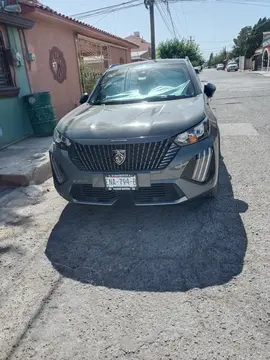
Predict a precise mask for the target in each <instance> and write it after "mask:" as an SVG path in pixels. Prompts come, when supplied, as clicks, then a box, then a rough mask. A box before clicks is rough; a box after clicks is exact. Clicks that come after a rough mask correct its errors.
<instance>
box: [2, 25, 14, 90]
mask: <svg viewBox="0 0 270 360" xmlns="http://www.w3.org/2000/svg"><path fill="white" fill-rule="evenodd" d="M10 86H13V83H12V78H11V74H10V69H9V65H8V62H7V58H6V49H5V44H4V38H3V34H2V32H1V31H0V88H1V87H2V88H4V87H10Z"/></svg>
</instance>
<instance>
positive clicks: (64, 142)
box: [53, 128, 71, 149]
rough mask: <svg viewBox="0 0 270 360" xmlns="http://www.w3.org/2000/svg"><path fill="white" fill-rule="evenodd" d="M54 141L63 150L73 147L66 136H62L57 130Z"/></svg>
mask: <svg viewBox="0 0 270 360" xmlns="http://www.w3.org/2000/svg"><path fill="white" fill-rule="evenodd" d="M53 141H54V142H55V144H56V145H57V146H59V147H60V148H61V149H67V148H68V147H69V146H70V145H71V142H70V140H69V139H68V138H66V137H65V136H64V135H62V134H60V132H59V131H58V130H57V129H56V128H55V129H54V133H53Z"/></svg>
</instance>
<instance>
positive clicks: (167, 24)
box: [156, 2, 174, 36]
mask: <svg viewBox="0 0 270 360" xmlns="http://www.w3.org/2000/svg"><path fill="white" fill-rule="evenodd" d="M156 7H157V10H158V12H159V14H160V16H161V18H162V20H163V22H164V24H165V25H166V27H167V29H168V31H169V33H170V34H171V35H172V36H174V34H173V32H172V29H171V28H170V25H169V23H168V21H167V19H166V16H164V13H163V9H162V8H161V6H160V4H159V3H158V2H156Z"/></svg>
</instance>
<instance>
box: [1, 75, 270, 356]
mask: <svg viewBox="0 0 270 360" xmlns="http://www.w3.org/2000/svg"><path fill="white" fill-rule="evenodd" d="M200 76H201V77H202V79H203V80H206V81H210V82H213V83H214V84H215V85H216V86H217V92H216V95H215V98H214V99H213V100H212V107H213V108H214V109H215V112H216V114H217V117H218V120H219V124H220V129H221V134H222V146H221V149H222V155H223V157H224V159H223V163H222V168H221V179H220V181H221V186H220V193H219V195H218V197H217V198H216V199H214V200H200V201H199V200H197V201H195V202H192V203H186V204H182V205H181V206H170V207H151V208H149V207H146V208H135V207H132V208H130V207H122V206H121V207H113V208H107V207H87V206H76V205H70V204H67V203H66V202H65V201H64V200H63V199H61V198H60V197H59V196H58V195H57V194H56V192H55V191H54V189H53V186H52V181H51V180H50V181H48V182H46V183H45V184H44V185H42V186H40V187H30V188H29V189H24V190H23V191H22V190H16V192H15V193H16V196H15V197H14V198H13V200H12V201H10V203H9V204H6V205H5V206H2V208H1V209H0V224H2V225H1V227H0V277H1V285H0V349H1V350H0V359H1V360H4V359H5V360H8V359H11V360H13V359H20V360H27V359H38V360H39V359H46V360H56V359H57V360H71V359H72V360H83V359H87V360H89V359H91V360H97V359H98V360H99V359H101V360H103V359H108V360H111V359H119V360H124V359H130V360H160V359H162V360H163V359H171V360H174V359H180V360H182V359H184V360H185V359H198V360H212V359H213V360H214V359H230V360H231V359H237V360H239V359H243V360H249V359H254V360H267V359H270V304H269V296H270V276H269V271H270V262H269V255H270V246H269V244H270V242H269V241H270V231H269V229H270V210H269V206H270V185H269V181H270V165H269V164H270V162H269V157H270V141H269V136H270V116H269V114H270V79H269V78H267V77H264V76H261V75H254V74H249V73H243V72H239V73H227V72H223V71H220V72H218V71H216V70H205V71H204V72H203V73H202V74H201V75H200Z"/></svg>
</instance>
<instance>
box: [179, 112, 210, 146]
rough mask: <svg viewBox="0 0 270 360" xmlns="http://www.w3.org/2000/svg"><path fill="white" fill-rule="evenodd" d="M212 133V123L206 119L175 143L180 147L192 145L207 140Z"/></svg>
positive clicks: (180, 135)
mask: <svg viewBox="0 0 270 360" xmlns="http://www.w3.org/2000/svg"><path fill="white" fill-rule="evenodd" d="M209 133H210V121H209V119H207V118H205V119H204V120H203V121H202V122H200V123H199V124H198V125H196V126H194V127H193V128H191V129H189V130H187V131H185V132H183V133H181V134H179V135H178V136H177V137H176V138H175V140H174V142H175V143H176V144H177V145H179V146H185V145H191V144H195V143H196V142H198V141H200V140H202V139H205V138H206V137H207V136H208V135H209Z"/></svg>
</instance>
